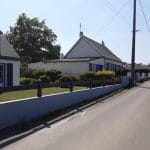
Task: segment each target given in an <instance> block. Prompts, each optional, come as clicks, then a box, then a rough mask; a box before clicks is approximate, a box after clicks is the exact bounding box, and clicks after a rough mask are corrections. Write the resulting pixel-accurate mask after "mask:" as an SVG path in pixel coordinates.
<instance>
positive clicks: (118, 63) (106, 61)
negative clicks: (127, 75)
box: [105, 59, 123, 66]
mask: <svg viewBox="0 0 150 150" xmlns="http://www.w3.org/2000/svg"><path fill="white" fill-rule="evenodd" d="M106 63H111V64H116V65H120V66H123V64H122V63H120V62H116V61H113V60H109V59H105V64H106Z"/></svg>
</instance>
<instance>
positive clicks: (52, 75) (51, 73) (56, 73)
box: [45, 70, 61, 82]
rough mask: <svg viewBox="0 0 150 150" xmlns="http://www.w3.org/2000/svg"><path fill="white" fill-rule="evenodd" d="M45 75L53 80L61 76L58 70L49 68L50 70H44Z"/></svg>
mask: <svg viewBox="0 0 150 150" xmlns="http://www.w3.org/2000/svg"><path fill="white" fill-rule="evenodd" d="M45 75H47V76H49V77H50V80H51V81H53V82H55V81H56V80H58V79H59V78H60V77H61V72H60V71H58V70H50V71H46V72H45Z"/></svg>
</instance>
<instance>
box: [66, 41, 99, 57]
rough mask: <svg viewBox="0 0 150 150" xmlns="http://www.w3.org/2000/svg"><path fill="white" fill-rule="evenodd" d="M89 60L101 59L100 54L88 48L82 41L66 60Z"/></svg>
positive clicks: (90, 47)
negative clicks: (93, 58) (92, 58)
mask: <svg viewBox="0 0 150 150" xmlns="http://www.w3.org/2000/svg"><path fill="white" fill-rule="evenodd" d="M84 57H85V58H91V57H101V56H100V54H99V53H98V52H97V51H96V50H95V49H94V48H93V47H92V46H90V45H89V44H88V43H87V42H86V41H85V40H84V39H81V40H80V41H79V43H77V45H75V47H73V49H72V50H71V52H70V53H69V54H68V55H67V57H66V58H84Z"/></svg>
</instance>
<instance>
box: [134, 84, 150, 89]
mask: <svg viewBox="0 0 150 150" xmlns="http://www.w3.org/2000/svg"><path fill="white" fill-rule="evenodd" d="M137 87H139V88H143V89H149V90H150V87H146V86H140V85H137Z"/></svg>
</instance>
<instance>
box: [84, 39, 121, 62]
mask: <svg viewBox="0 0 150 150" xmlns="http://www.w3.org/2000/svg"><path fill="white" fill-rule="evenodd" d="M83 38H84V40H86V41H87V42H89V43H90V44H91V45H92V46H94V47H95V48H96V49H97V51H98V52H99V53H100V55H102V56H103V57H105V58H109V59H112V60H116V61H119V62H122V60H121V59H120V58H118V57H117V56H116V55H115V54H114V53H113V52H112V51H111V50H109V49H108V48H107V47H106V46H105V45H102V44H100V43H98V42H96V41H94V40H92V39H90V38H88V37H86V36H83Z"/></svg>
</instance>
